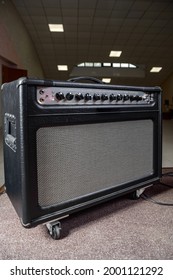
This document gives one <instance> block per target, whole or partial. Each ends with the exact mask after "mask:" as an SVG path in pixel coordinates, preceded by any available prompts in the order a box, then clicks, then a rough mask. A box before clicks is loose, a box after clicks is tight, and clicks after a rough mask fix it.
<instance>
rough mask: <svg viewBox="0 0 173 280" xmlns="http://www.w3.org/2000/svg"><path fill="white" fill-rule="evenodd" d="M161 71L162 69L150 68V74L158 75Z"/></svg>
mask: <svg viewBox="0 0 173 280" xmlns="http://www.w3.org/2000/svg"><path fill="white" fill-rule="evenodd" d="M161 70H162V67H153V68H151V70H150V72H153V73H158V72H160V71H161Z"/></svg>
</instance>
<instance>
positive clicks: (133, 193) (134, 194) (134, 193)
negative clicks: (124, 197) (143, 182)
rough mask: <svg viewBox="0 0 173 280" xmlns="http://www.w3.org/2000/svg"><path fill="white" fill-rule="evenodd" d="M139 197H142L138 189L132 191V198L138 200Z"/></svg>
mask: <svg viewBox="0 0 173 280" xmlns="http://www.w3.org/2000/svg"><path fill="white" fill-rule="evenodd" d="M139 198H140V194H139V193H138V191H134V192H132V193H130V199H132V200H137V199H139Z"/></svg>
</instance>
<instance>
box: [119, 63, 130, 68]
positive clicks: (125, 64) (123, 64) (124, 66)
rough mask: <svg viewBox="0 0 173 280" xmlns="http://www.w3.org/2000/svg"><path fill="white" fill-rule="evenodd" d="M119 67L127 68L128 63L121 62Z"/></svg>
mask: <svg viewBox="0 0 173 280" xmlns="http://www.w3.org/2000/svg"><path fill="white" fill-rule="evenodd" d="M121 67H122V68H128V67H129V65H128V63H121Z"/></svg>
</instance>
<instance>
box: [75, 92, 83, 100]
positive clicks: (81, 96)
mask: <svg viewBox="0 0 173 280" xmlns="http://www.w3.org/2000/svg"><path fill="white" fill-rule="evenodd" d="M75 98H76V99H77V100H79V101H80V100H82V99H84V97H83V94H82V93H77V94H76V95H75Z"/></svg>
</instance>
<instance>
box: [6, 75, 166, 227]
mask: <svg viewBox="0 0 173 280" xmlns="http://www.w3.org/2000/svg"><path fill="white" fill-rule="evenodd" d="M93 81H95V82H96V83H93ZM2 96H3V121H4V128H3V134H4V136H3V141H4V170H5V186H6V190H7V194H8V196H9V198H10V200H11V202H12V204H13V206H14V208H15V209H16V211H17V213H18V215H19V217H20V219H21V222H22V224H23V226H25V227H32V226H36V225H38V224H40V223H46V222H49V221H51V220H54V219H58V218H61V217H62V216H65V215H69V214H71V213H73V212H76V211H80V210H82V209H85V208H89V207H91V206H93V205H96V204H98V203H101V202H104V201H108V200H110V199H113V198H115V197H117V196H120V195H123V194H126V193H130V192H133V191H136V190H138V189H140V188H142V187H145V186H147V185H150V184H153V183H154V182H155V181H157V180H158V179H159V178H160V176H161V162H162V161H161V154H162V151H161V89H160V88H159V87H132V86H130V87H129V86H117V85H107V84H103V83H98V80H97V79H91V81H90V82H89V83H86V82H85V83H83V82H81V81H80V80H74V81H67V82H61V81H49V80H36V79H27V78H20V79H19V80H17V81H13V82H10V83H6V84H4V85H3V86H2Z"/></svg>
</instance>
